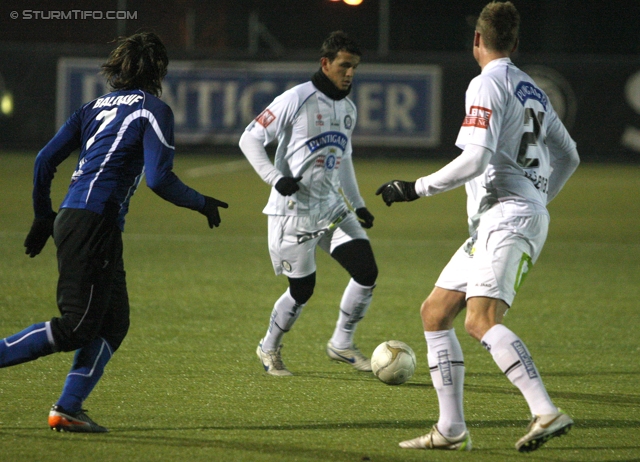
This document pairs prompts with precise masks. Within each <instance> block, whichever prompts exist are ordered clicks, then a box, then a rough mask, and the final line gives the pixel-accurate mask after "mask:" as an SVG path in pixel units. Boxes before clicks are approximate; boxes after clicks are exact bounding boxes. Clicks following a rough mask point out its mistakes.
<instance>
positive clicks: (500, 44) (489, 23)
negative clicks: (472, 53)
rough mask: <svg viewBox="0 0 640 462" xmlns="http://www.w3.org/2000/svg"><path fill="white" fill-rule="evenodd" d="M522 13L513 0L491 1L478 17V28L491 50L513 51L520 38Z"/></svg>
mask: <svg viewBox="0 0 640 462" xmlns="http://www.w3.org/2000/svg"><path fill="white" fill-rule="evenodd" d="M519 29H520V14H519V13H518V10H516V7H515V6H513V3H511V2H495V1H494V2H491V3H489V4H488V5H487V6H485V7H484V8H483V10H482V12H481V13H480V16H479V17H478V22H477V23H476V30H477V31H478V32H480V34H482V37H483V39H484V43H485V45H486V46H487V48H489V49H490V50H495V51H511V49H512V48H513V47H514V46H515V44H516V40H518V31H519Z"/></svg>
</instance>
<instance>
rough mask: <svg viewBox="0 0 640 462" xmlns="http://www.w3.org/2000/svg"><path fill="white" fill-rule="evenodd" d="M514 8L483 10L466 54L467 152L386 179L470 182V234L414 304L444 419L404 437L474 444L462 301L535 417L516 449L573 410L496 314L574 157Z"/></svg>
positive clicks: (408, 193)
mask: <svg viewBox="0 0 640 462" xmlns="http://www.w3.org/2000/svg"><path fill="white" fill-rule="evenodd" d="M519 23H520V16H519V14H518V12H517V10H516V8H515V7H514V6H513V4H512V3H511V2H491V3H489V4H488V5H487V6H486V7H485V8H484V9H483V10H482V12H481V14H480V16H479V18H478V21H477V24H476V31H475V36H474V46H473V54H474V57H475V59H476V61H477V62H478V64H479V65H480V67H481V69H482V72H481V74H480V75H479V76H477V77H476V78H474V79H473V80H472V81H471V83H470V85H469V88H468V89H467V93H466V117H465V118H464V121H463V123H462V127H461V129H460V132H459V134H458V139H457V140H456V145H457V146H458V147H459V148H461V149H463V152H462V154H460V156H458V157H457V158H456V159H454V160H453V161H452V162H451V163H449V164H448V165H446V166H445V167H443V168H442V169H440V170H438V171H437V172H435V173H433V174H431V175H428V176H425V177H422V178H419V179H418V180H416V181H415V182H405V181H398V180H394V181H391V182H389V183H386V184H384V185H382V186H381V187H380V188H379V189H378V191H377V194H382V198H383V200H384V201H385V202H386V204H387V205H391V204H392V203H393V202H399V201H411V200H415V199H418V198H419V197H423V196H432V195H434V194H438V193H441V192H444V191H448V190H450V189H453V188H456V187H458V186H462V185H465V188H466V191H467V212H468V216H469V231H470V238H469V240H467V241H466V242H465V243H464V244H463V245H462V246H461V247H460V249H459V250H458V251H457V252H456V253H455V254H454V256H453V257H452V259H451V260H450V261H449V263H448V264H447V266H446V267H445V268H444V270H443V271H442V273H441V274H440V277H439V278H438V280H437V282H436V284H435V288H434V289H433V291H432V292H431V294H430V295H429V297H428V298H427V299H426V300H425V302H424V303H423V304H422V307H421V316H422V322H423V327H424V331H425V338H426V342H427V349H428V355H427V357H428V362H429V368H430V370H431V378H432V381H433V385H434V387H435V389H436V392H437V395H438V400H439V404H440V418H439V420H438V422H437V424H436V425H434V426H433V428H432V429H431V431H430V432H429V433H427V434H426V435H424V436H420V437H418V438H415V439H413V440H409V441H404V442H402V443H400V446H401V447H403V448H414V449H453V450H470V449H471V438H470V436H469V431H468V430H467V426H466V423H465V419H464V413H463V406H462V392H463V383H464V361H463V356H462V350H461V348H460V344H459V342H458V339H457V337H456V334H455V332H454V329H453V320H454V319H455V317H456V316H457V315H458V314H459V313H460V312H461V311H462V310H463V309H464V308H465V307H466V308H467V313H466V320H465V328H466V330H467V332H468V333H469V334H470V335H471V336H472V337H474V338H475V339H477V340H479V341H480V342H481V343H482V345H483V346H484V347H485V348H486V349H487V351H489V352H490V353H491V355H492V356H493V359H494V361H495V362H496V364H497V365H498V367H499V368H500V369H501V370H502V371H503V372H504V373H505V375H506V376H507V377H508V378H509V380H511V382H512V383H513V384H514V385H515V386H516V387H518V388H519V389H520V391H521V392H522V394H523V395H524V398H525V400H526V401H527V404H528V405H529V408H530V410H531V414H532V416H533V418H532V420H531V423H530V425H529V427H528V428H527V434H526V435H525V436H524V437H522V438H521V439H520V440H519V441H518V442H517V443H516V449H518V450H519V451H521V452H529V451H533V450H535V449H537V448H538V447H540V445H542V444H543V443H545V442H546V441H547V440H548V439H550V438H552V437H554V436H560V435H562V434H564V433H566V432H567V431H568V430H569V429H570V428H571V426H572V424H573V421H572V420H571V418H570V417H569V416H568V415H567V414H565V413H563V412H561V411H560V410H558V408H557V407H556V406H555V405H554V404H553V402H552V401H551V399H550V398H549V395H548V394H547V391H546V389H545V387H544V385H543V383H542V380H541V378H540V374H539V372H538V370H537V368H536V366H535V364H534V362H533V360H532V358H531V355H530V354H529V352H528V350H527V348H526V346H525V345H524V343H523V342H522V340H521V339H520V338H519V337H518V336H517V335H516V334H514V333H513V332H512V331H511V330H509V329H508V328H507V327H505V326H504V325H503V324H502V321H503V317H504V315H505V313H506V312H507V310H508V309H509V307H510V306H511V304H512V302H513V299H514V297H515V295H516V292H517V290H518V288H519V287H520V285H521V284H522V282H523V280H524V278H525V276H526V275H527V273H528V271H529V270H530V269H531V267H532V266H533V264H534V263H535V262H536V260H537V259H538V256H539V255H540V251H541V250H542V247H543V245H544V242H545V239H546V237H547V230H548V226H549V214H548V212H547V204H548V203H549V202H550V201H551V200H552V199H553V198H554V197H555V196H556V195H557V194H558V192H559V191H560V189H562V187H563V185H564V184H565V182H566V181H567V179H568V178H569V177H570V176H571V175H572V174H573V172H574V171H575V169H576V168H577V166H578V163H579V157H578V152H577V151H576V145H575V143H574V142H573V140H572V139H571V137H570V136H569V134H568V133H567V130H566V129H565V127H564V125H563V124H562V122H561V121H560V120H559V118H558V116H557V115H556V113H555V111H554V110H553V108H552V107H551V104H550V102H549V99H548V98H547V95H546V94H545V93H544V92H543V91H542V90H540V88H538V86H537V85H536V84H535V82H534V81H533V80H532V79H531V78H530V77H529V76H528V75H527V74H525V73H524V72H522V71H521V70H520V69H518V68H517V67H516V66H515V65H514V64H513V63H512V62H511V60H510V58H509V57H510V55H511V53H512V52H514V51H515V50H516V47H517V45H518V29H519Z"/></svg>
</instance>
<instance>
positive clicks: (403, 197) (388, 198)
mask: <svg viewBox="0 0 640 462" xmlns="http://www.w3.org/2000/svg"><path fill="white" fill-rule="evenodd" d="M380 194H382V200H383V201H384V203H385V204H387V207H391V204H393V203H394V202H411V201H415V200H416V199H418V198H419V197H420V196H418V194H417V193H416V182H415V181H401V180H393V181H389V182H388V183H385V184H383V185H382V186H380V187H379V188H378V190H377V191H376V196H379V195H380Z"/></svg>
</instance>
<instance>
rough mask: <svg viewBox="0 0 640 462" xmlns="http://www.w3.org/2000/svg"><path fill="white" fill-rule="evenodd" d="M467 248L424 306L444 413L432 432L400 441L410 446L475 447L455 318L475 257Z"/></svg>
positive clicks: (429, 353) (432, 369) (449, 266)
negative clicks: (465, 403) (469, 426)
mask: <svg viewBox="0 0 640 462" xmlns="http://www.w3.org/2000/svg"><path fill="white" fill-rule="evenodd" d="M465 249H466V247H465V246H464V245H463V246H462V247H460V249H459V250H458V251H457V252H456V253H455V254H454V256H453V257H452V258H451V260H450V261H449V263H448V264H447V266H446V267H445V268H444V269H443V271H442V273H441V274H440V277H439V278H438V281H437V282H436V287H435V288H434V289H433V291H432V292H431V294H429V296H428V297H427V299H426V300H425V301H424V302H423V303H422V306H421V308H420V316H421V318H422V325H423V328H424V336H425V341H426V343H427V360H428V363H429V371H430V374H431V381H432V383H433V387H434V388H435V390H436V394H437V396H438V404H439V410H440V412H439V417H438V422H437V423H436V425H434V426H433V428H432V429H431V431H430V432H429V433H427V434H426V435H422V436H419V437H417V438H414V439H412V440H408V441H403V442H402V443H400V446H401V447H403V448H406V449H444V450H465V451H468V450H470V449H471V437H470V435H469V432H468V430H467V426H466V423H465V419H464V408H463V388H464V375H465V368H464V357H463V354H462V348H461V347H460V343H459V341H458V338H457V336H456V333H455V330H454V328H453V321H454V319H455V318H456V316H457V315H458V314H459V313H460V312H461V311H462V310H463V309H464V308H465V306H466V301H465V291H466V277H467V276H466V275H467V271H468V266H469V262H470V259H471V257H470V255H469V254H468V252H466V251H465Z"/></svg>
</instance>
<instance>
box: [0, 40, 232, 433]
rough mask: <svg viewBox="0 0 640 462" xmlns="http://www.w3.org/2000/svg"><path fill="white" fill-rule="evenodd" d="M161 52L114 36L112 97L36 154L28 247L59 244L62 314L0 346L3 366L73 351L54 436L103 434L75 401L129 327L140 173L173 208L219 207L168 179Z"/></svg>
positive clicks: (169, 124) (52, 422)
mask: <svg viewBox="0 0 640 462" xmlns="http://www.w3.org/2000/svg"><path fill="white" fill-rule="evenodd" d="M168 63H169V60H168V58H167V52H166V49H165V47H164V45H163V43H162V42H161V40H160V39H159V38H158V36H157V35H155V34H154V33H149V32H143V33H138V34H134V35H132V36H130V37H126V38H121V39H120V43H119V45H118V46H117V47H116V48H115V49H114V50H113V51H112V52H111V54H110V56H109V58H108V60H107V61H106V62H105V63H104V64H103V65H102V73H103V74H104V76H105V77H106V79H107V81H108V83H109V85H110V86H111V88H112V90H113V92H112V93H109V94H107V95H104V96H101V97H100V98H98V99H96V100H94V101H91V102H89V103H87V104H85V105H84V106H82V107H81V108H80V109H79V110H77V111H76V112H75V113H74V114H73V115H71V117H70V118H69V119H68V120H67V122H66V123H65V124H64V125H63V126H62V128H61V129H60V131H59V132H58V133H57V134H56V135H55V136H54V137H53V139H52V140H51V141H50V142H49V143H48V144H47V145H46V146H45V147H44V148H43V149H42V150H41V151H40V152H39V153H38V156H37V157H36V161H35V168H34V183H33V184H34V188H33V207H34V211H35V219H34V221H33V225H32V227H31V230H30V231H29V234H28V235H27V238H26V240H25V243H24V245H25V247H26V253H27V254H28V255H29V256H30V257H35V256H36V255H38V254H39V253H40V252H41V250H42V249H43V248H44V246H45V244H46V242H47V240H48V239H49V236H53V239H54V242H55V245H56V247H57V259H58V270H59V279H58V288H57V302H58V308H59V310H60V314H61V316H60V317H54V318H52V319H51V320H50V321H48V322H41V323H37V324H34V325H32V326H30V327H28V328H26V329H24V330H23V331H21V332H18V333H17V334H14V335H12V336H10V337H7V338H5V339H3V340H2V341H0V367H8V366H13V365H16V364H21V363H24V362H27V361H33V360H34V359H37V358H39V357H42V356H46V355H49V354H52V353H55V352H59V351H75V352H76V353H75V357H74V359H73V365H72V366H71V370H70V372H69V374H68V375H67V378H66V381H65V384H64V387H63V389H62V394H61V395H60V398H59V399H58V401H57V402H56V404H54V405H53V407H52V408H51V411H50V413H49V426H50V427H51V429H53V430H57V431H70V432H87V433H101V432H106V431H107V429H106V428H104V427H102V426H100V425H98V424H96V423H95V422H94V421H93V420H92V419H90V418H89V417H88V416H87V414H86V412H85V411H84V410H83V409H82V404H83V402H84V401H85V399H86V398H87V397H88V396H89V393H91V391H92V390H93V388H94V387H95V385H96V383H97V382H98V380H100V377H101V376H102V373H103V371H104V368H105V366H106V364H107V362H108V361H109V360H110V359H111V356H112V355H113V353H114V352H115V351H116V350H117V349H118V347H119V346H120V344H121V343H122V341H123V339H124V338H125V336H126V334H127V331H128V329H129V299H128V294H127V286H126V278H125V271H124V264H123V248H122V231H123V230H124V217H125V215H126V213H127V211H128V209H129V201H130V199H131V196H132V195H133V193H134V191H135V190H136V188H137V186H138V184H139V183H140V181H141V180H142V177H143V174H144V175H146V182H147V185H148V186H149V187H150V188H151V189H152V190H153V191H154V192H155V193H156V194H158V195H159V196H160V197H162V198H163V199H165V200H167V201H169V202H172V203H173V204H175V205H177V206H180V207H186V208H190V209H192V210H196V211H198V212H200V213H202V214H203V215H205V216H206V217H207V220H208V223H209V227H210V228H213V227H214V226H216V227H217V226H219V225H220V214H219V211H218V208H219V207H222V208H227V207H228V205H227V204H226V203H224V202H222V201H219V200H217V199H214V198H212V197H207V196H203V195H202V194H200V193H199V192H197V191H195V190H193V189H191V188H190V187H188V186H186V185H185V184H184V183H182V181H180V179H179V178H178V177H177V176H176V175H175V174H174V173H173V171H172V168H173V156H174V146H173V113H172V111H171V109H170V108H169V106H167V105H166V104H165V103H164V102H162V101H161V100H160V99H158V96H159V95H160V93H161V92H162V79H163V78H164V76H165V75H166V73H167V65H168ZM76 149H80V155H79V160H78V164H77V167H76V170H75V172H74V173H73V175H72V177H71V184H70V186H69V190H68V193H67V195H66V196H65V198H64V200H63V202H62V204H61V205H60V210H59V212H58V213H57V214H56V213H55V212H54V211H53V208H52V204H51V198H50V189H51V182H52V180H53V177H54V174H55V172H56V167H57V166H58V165H59V164H60V163H62V162H63V161H64V160H65V159H66V158H67V157H69V155H70V154H71V153H72V152H73V151H74V150H76Z"/></svg>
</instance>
